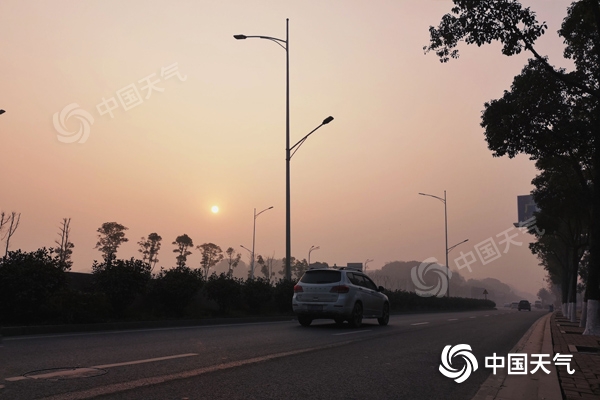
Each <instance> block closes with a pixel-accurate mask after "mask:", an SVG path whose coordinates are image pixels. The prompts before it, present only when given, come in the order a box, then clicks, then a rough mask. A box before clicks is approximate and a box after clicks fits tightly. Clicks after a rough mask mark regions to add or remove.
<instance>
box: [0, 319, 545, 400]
mask: <svg viewBox="0 0 600 400" xmlns="http://www.w3.org/2000/svg"><path fill="white" fill-rule="evenodd" d="M541 316H542V313H541V312H539V311H532V312H518V311H515V310H508V309H499V310H497V311H495V310H494V311H479V312H461V313H436V314H411V315H396V316H392V317H391V318H390V325H389V326H386V327H380V326H379V325H377V321H376V320H365V321H364V322H365V323H364V324H363V327H362V328H360V329H351V328H349V327H337V326H336V325H335V324H334V323H333V321H331V322H330V321H327V320H323V321H315V322H313V325H312V326H311V327H309V328H303V327H301V326H300V325H299V324H298V323H297V322H296V321H292V320H290V321H287V322H273V323H256V324H244V325H239V324H236V325H218V326H202V327H186V328H168V329H152V330H139V331H118V332H95V333H86V334H61V335H40V336H23V337H10V338H5V339H4V342H3V346H2V347H0V399H11V400H12V399H14V400H19V399H27V400H30V399H40V398H50V399H79V398H91V397H99V398H103V399H161V400H162V399H252V398H254V399H306V398H310V399H332V398H344V399H371V398H373V399H375V398H378V399H405V398H406V399H408V398H410V399H471V398H472V397H473V396H474V395H475V393H476V392H477V390H478V389H479V386H480V385H481V384H482V383H483V381H484V380H485V379H486V378H487V377H488V376H489V374H490V373H491V370H490V369H487V368H484V359H485V356H491V355H492V354H493V353H497V354H498V355H504V356H505V355H506V354H507V353H508V351H509V350H510V349H511V348H512V347H513V346H514V345H515V344H516V343H517V342H518V341H519V339H520V338H521V337H522V336H523V334H524V333H525V332H526V331H527V329H528V328H529V327H530V326H531V325H532V324H533V322H534V321H535V320H536V319H538V318H539V317H541ZM456 344H469V345H471V347H472V348H473V353H474V354H475V356H476V357H477V360H478V363H479V369H478V370H477V371H475V372H474V373H473V374H472V375H471V376H470V377H469V378H468V379H467V380H466V381H465V382H463V383H460V384H458V383H456V382H454V381H453V380H452V379H449V378H446V377H444V376H443V375H442V374H441V373H440V372H439V370H438V368H439V365H440V358H441V353H442V350H443V348H444V347H445V346H446V345H456ZM454 360H456V358H455V359H454ZM453 366H454V367H458V368H460V367H461V363H460V360H459V361H457V363H456V364H453Z"/></svg>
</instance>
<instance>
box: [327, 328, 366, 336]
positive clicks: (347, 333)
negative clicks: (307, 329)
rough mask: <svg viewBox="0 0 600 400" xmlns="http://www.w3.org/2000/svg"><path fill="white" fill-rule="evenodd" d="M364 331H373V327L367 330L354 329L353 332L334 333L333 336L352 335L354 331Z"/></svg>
mask: <svg viewBox="0 0 600 400" xmlns="http://www.w3.org/2000/svg"><path fill="white" fill-rule="evenodd" d="M362 332H371V329H368V330H366V331H353V332H343V333H334V334H333V335H332V336H341V335H352V334H353V333H362Z"/></svg>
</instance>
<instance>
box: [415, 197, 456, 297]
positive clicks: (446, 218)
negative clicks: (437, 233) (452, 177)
mask: <svg viewBox="0 0 600 400" xmlns="http://www.w3.org/2000/svg"><path fill="white" fill-rule="evenodd" d="M419 194H420V195H421V196H429V197H433V198H434V199H438V200H440V201H441V202H442V203H444V226H445V231H446V278H447V280H448V291H447V292H446V295H447V297H450V275H449V274H448V270H449V267H448V252H449V250H448V209H447V207H446V191H445V190H444V198H443V199H442V198H441V197H438V196H434V195H432V194H426V193H419Z"/></svg>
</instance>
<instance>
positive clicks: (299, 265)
mask: <svg viewBox="0 0 600 400" xmlns="http://www.w3.org/2000/svg"><path fill="white" fill-rule="evenodd" d="M283 265H286V264H285V257H284V258H283ZM290 266H291V269H292V279H295V280H296V281H297V280H299V279H300V278H302V275H304V272H306V270H307V269H308V262H307V261H306V259H303V260H302V261H300V260H298V259H296V258H295V257H292V258H291V259H290Z"/></svg>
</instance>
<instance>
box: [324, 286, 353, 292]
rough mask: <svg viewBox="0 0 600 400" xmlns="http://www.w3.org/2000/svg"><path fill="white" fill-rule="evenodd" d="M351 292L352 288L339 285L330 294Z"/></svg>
mask: <svg viewBox="0 0 600 400" xmlns="http://www.w3.org/2000/svg"><path fill="white" fill-rule="evenodd" d="M349 291H350V288H349V287H348V286H346V285H339V286H334V287H332V288H331V290H330V291H329V292H330V293H348V292H349Z"/></svg>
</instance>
